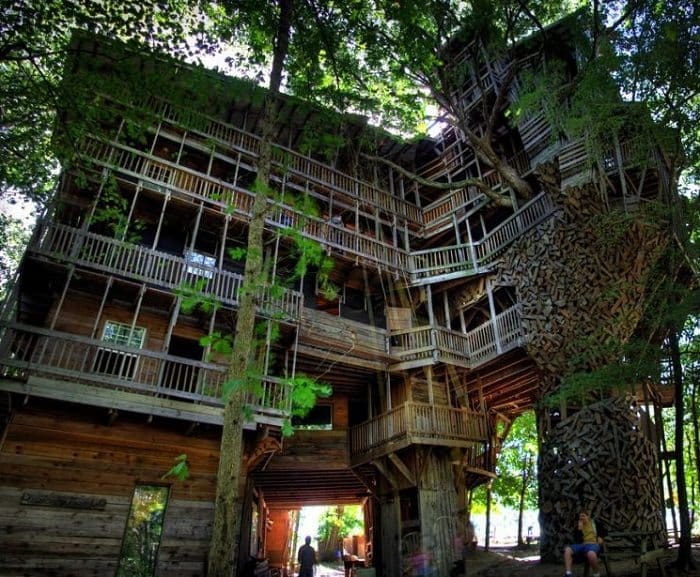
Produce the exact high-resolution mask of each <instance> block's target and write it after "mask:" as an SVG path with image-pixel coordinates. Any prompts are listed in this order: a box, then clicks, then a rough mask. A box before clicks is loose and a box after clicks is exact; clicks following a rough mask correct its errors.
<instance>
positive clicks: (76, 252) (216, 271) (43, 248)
mask: <svg viewBox="0 0 700 577" xmlns="http://www.w3.org/2000/svg"><path fill="white" fill-rule="evenodd" d="M29 250H30V251H31V252H34V253H35V254H38V255H41V256H44V257H48V258H52V259H57V260H59V261H63V262H65V263H71V264H74V265H78V266H81V267H86V268H89V269H93V270H97V271H100V272H103V273H106V274H112V275H117V276H121V277H124V278H128V279H131V280H138V281H141V282H146V283H150V284H154V285H156V286H159V287H163V288H167V289H171V290H175V289H179V288H182V287H184V286H193V285H194V284H195V283H197V282H201V281H205V282H204V284H203V285H202V286H201V292H202V293H203V294H205V295H207V296H211V297H214V298H216V299H217V300H218V301H219V302H220V303H221V304H223V305H224V306H226V307H231V308H238V305H239V301H238V292H239V290H240V288H241V286H242V284H243V275H241V274H237V273H234V272H230V271H226V270H223V269H220V268H218V267H205V266H204V265H201V264H193V263H192V262H189V261H187V259H186V258H184V257H180V256H176V255H173V254H170V253H166V252H161V251H158V250H155V249H151V248H147V247H143V246H140V245H136V244H132V243H127V242H122V241H119V240H116V239H114V238H110V237H107V236H102V235H98V234H93V233H89V232H86V231H83V230H80V229H77V228H73V227H69V226H65V225H60V224H54V223H47V224H42V225H40V227H39V229H38V232H37V234H36V236H35V240H34V242H33V243H32V244H31V245H30V246H29ZM278 294H279V296H278ZM257 300H258V303H259V304H258V314H260V315H261V316H264V317H274V318H279V319H281V320H292V319H298V318H299V317H300V314H301V306H302V296H301V293H300V292H298V291H294V290H290V289H280V290H275V291H274V296H273V291H271V290H270V289H269V288H259V289H258V294H257Z"/></svg>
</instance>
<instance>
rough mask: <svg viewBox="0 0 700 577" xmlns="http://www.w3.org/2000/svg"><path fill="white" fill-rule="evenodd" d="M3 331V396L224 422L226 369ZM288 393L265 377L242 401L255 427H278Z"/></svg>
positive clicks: (20, 328) (36, 331)
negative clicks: (21, 395) (16, 394)
mask: <svg viewBox="0 0 700 577" xmlns="http://www.w3.org/2000/svg"><path fill="white" fill-rule="evenodd" d="M2 329H3V330H2V340H1V341H0V343H1V345H2V349H1V350H0V389H2V390H10V391H13V392H19V393H25V394H37V395H40V396H43V397H47V398H54V399H60V400H72V401H75V402H81V403H87V404H98V405H99V404H103V406H106V407H109V408H124V409H127V408H128V409H129V410H133V411H136V412H141V413H147V414H159V415H163V416H170V417H173V418H185V419H193V420H197V421H202V422H213V423H220V422H221V418H222V409H223V405H224V402H223V400H222V393H223V386H224V383H225V381H226V367H225V366H222V365H217V364H214V363H207V362H203V361H194V360H190V359H184V358H182V357H176V356H172V355H168V354H165V353H158V352H155V351H149V350H143V349H136V348H132V347H126V346H120V345H116V344H112V343H109V344H107V343H105V342H103V341H101V340H97V339H91V338H87V337H81V336H78V335H73V334H69V333H61V332H59V331H52V330H48V329H41V328H37V327H33V326H29V325H22V324H12V325H5V326H3V327H2ZM289 393H290V391H289V390H288V388H287V386H286V385H285V384H284V383H283V382H282V381H281V380H280V379H278V378H275V377H263V379H262V381H261V384H260V388H259V390H257V391H255V392H250V393H249V394H248V398H247V404H248V406H249V407H250V409H251V412H252V415H253V423H255V422H261V423H268V424H277V425H279V424H281V422H282V419H283V418H285V417H286V416H288V415H289V411H290V409H291V407H290V402H291V396H290V394H289Z"/></svg>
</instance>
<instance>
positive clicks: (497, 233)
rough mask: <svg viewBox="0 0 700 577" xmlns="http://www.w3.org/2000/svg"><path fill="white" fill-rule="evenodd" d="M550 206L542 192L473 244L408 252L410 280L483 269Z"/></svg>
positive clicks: (413, 281) (417, 280) (552, 208)
mask: <svg viewBox="0 0 700 577" xmlns="http://www.w3.org/2000/svg"><path fill="white" fill-rule="evenodd" d="M553 210H554V205H553V204H552V202H551V200H550V199H549V197H548V196H547V195H546V194H545V193H540V194H539V195H537V196H536V197H535V198H533V199H532V200H530V201H529V202H527V203H526V204H524V205H523V206H522V207H520V208H519V209H518V210H517V211H516V212H514V213H513V214H512V215H511V216H509V217H508V218H506V219H505V220H503V221H502V222H501V223H499V224H498V225H497V226H496V227H495V228H493V229H492V230H491V231H489V233H488V234H487V235H486V236H485V237H484V238H482V239H481V240H479V241H477V242H475V243H473V244H468V243H465V244H461V245H456V246H444V247H439V248H432V249H428V250H420V251H412V252H411V253H410V256H409V259H408V261H409V272H410V275H411V276H410V278H411V282H412V283H414V284H419V283H421V282H425V281H431V282H432V281H433V280H436V279H437V280H444V279H445V278H449V276H447V275H453V276H456V275H457V274H465V273H466V274H474V273H478V272H479V271H481V270H483V269H485V268H487V267H488V266H489V265H490V264H491V263H492V262H493V259H494V258H495V257H496V256H498V255H499V254H500V253H501V252H502V251H503V249H504V248H505V247H506V246H507V245H508V244H510V243H511V242H513V241H514V240H515V239H516V238H518V237H519V236H520V235H522V234H523V233H524V232H526V231H527V230H529V229H530V228H532V227H534V226H536V225H537V224H538V223H540V222H542V221H543V220H544V219H545V218H547V217H548V216H549V215H551V214H552V212H553Z"/></svg>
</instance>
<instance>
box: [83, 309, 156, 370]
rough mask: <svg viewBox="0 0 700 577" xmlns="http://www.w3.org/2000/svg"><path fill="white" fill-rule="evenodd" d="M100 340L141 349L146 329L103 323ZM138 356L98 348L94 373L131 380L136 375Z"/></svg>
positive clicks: (109, 322)
mask: <svg viewBox="0 0 700 577" xmlns="http://www.w3.org/2000/svg"><path fill="white" fill-rule="evenodd" d="M102 340H103V341H104V342H106V343H113V344H115V345H121V346H127V347H134V348H136V349H141V348H143V343H144V342H145V340H146V329H145V328H144V327H133V328H132V327H131V325H127V324H124V323H117V322H115V321H107V322H105V326H104V329H103V331H102ZM137 364H138V356H137V355H135V354H133V353H126V352H124V351H120V350H116V349H110V348H108V347H100V348H99V349H98V350H97V357H96V358H95V366H94V369H93V370H94V371H95V372H96V373H102V374H105V375H112V376H115V377H121V378H125V379H129V380H131V379H133V378H134V375H135V374H136V365H137Z"/></svg>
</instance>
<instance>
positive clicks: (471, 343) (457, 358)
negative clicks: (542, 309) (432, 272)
mask: <svg viewBox="0 0 700 577" xmlns="http://www.w3.org/2000/svg"><path fill="white" fill-rule="evenodd" d="M388 338H389V345H388V347H389V352H390V354H391V356H392V359H394V361H395V362H394V364H393V365H392V366H391V370H394V371H403V370H407V369H411V368H415V367H421V366H427V365H432V364H434V363H435V362H438V361H439V362H443V363H446V364H452V365H455V366H461V367H464V368H468V369H474V368H477V367H479V366H481V365H483V364H485V363H487V362H489V361H491V360H493V359H495V358H496V357H498V356H499V355H502V354H504V353H506V352H508V351H510V350H513V349H515V348H517V347H520V346H523V345H524V344H525V340H524V339H525V335H524V332H523V328H522V323H521V319H520V308H519V307H518V306H517V305H516V306H513V307H511V308H510V309H507V310H506V311H504V312H502V313H501V314H499V315H497V316H496V318H495V320H494V321H493V322H491V321H489V322H486V323H484V324H483V325H481V326H479V327H477V328H475V329H473V330H471V331H469V332H468V333H460V332H457V331H452V330H449V329H445V328H442V327H430V326H423V327H415V328H411V329H404V330H396V331H391V332H390V333H389V336H388Z"/></svg>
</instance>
